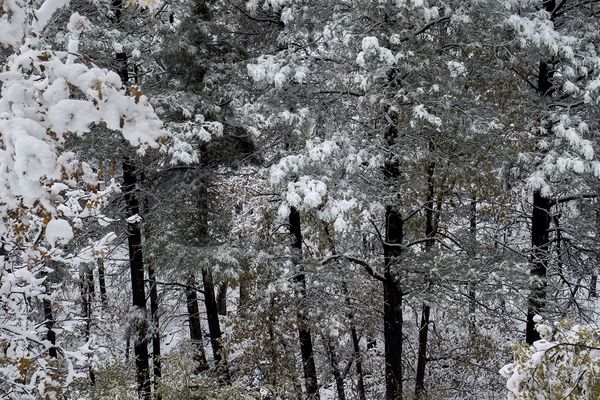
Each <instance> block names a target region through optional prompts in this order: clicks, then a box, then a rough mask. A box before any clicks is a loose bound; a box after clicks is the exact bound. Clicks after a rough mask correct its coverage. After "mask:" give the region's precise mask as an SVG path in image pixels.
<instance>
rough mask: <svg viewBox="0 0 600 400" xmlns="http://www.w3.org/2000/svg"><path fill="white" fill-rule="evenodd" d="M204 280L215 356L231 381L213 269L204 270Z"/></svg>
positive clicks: (207, 314)
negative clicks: (222, 339)
mask: <svg viewBox="0 0 600 400" xmlns="http://www.w3.org/2000/svg"><path fill="white" fill-rule="evenodd" d="M202 282H203V284H204V305H205V307H206V318H207V320H208V332H209V334H210V345H211V347H212V351H213V357H214V359H215V363H216V368H217V370H218V371H219V373H220V374H221V376H222V378H223V381H225V382H229V369H228V367H227V359H226V358H225V354H223V347H222V346H221V325H220V323H219V311H218V308H217V300H216V298H215V286H214V283H213V277H212V272H211V271H209V270H207V269H203V270H202Z"/></svg>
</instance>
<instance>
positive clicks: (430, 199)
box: [415, 141, 439, 399]
mask: <svg viewBox="0 0 600 400" xmlns="http://www.w3.org/2000/svg"><path fill="white" fill-rule="evenodd" d="M433 150H434V143H433V141H429V153H430V154H431V153H432V152H433ZM434 173H435V162H434V161H432V162H431V163H430V164H429V165H428V167H427V199H426V202H425V238H427V239H433V238H434V237H435V235H436V230H437V226H436V221H437V220H438V218H439V209H438V210H437V211H435V212H436V213H437V215H434V209H433V208H434V192H435V184H434ZM432 247H433V241H432V240H428V241H427V242H425V252H427V253H428V252H430V251H431V249H432ZM430 286H431V281H429V282H428V290H429V287H430ZM430 314H431V307H430V306H429V304H428V303H427V302H424V303H423V307H422V310H421V324H420V326H419V349H418V352H417V374H416V378H415V398H416V399H421V398H423V397H424V395H425V369H426V367H427V345H428V343H427V340H428V336H429V318H430Z"/></svg>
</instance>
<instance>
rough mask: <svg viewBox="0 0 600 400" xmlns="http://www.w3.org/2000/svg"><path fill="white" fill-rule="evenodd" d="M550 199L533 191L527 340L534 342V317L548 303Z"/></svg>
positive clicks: (537, 333) (537, 336) (535, 332)
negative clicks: (547, 274) (547, 275)
mask: <svg viewBox="0 0 600 400" xmlns="http://www.w3.org/2000/svg"><path fill="white" fill-rule="evenodd" d="M549 229H550V200H549V199H548V198H546V197H544V196H542V194H541V191H540V190H536V191H535V192H534V193H533V216H532V218H531V247H532V250H533V251H532V257H531V269H530V272H529V298H528V301H527V327H526V333H525V341H526V342H527V343H529V344H533V342H535V341H536V340H539V339H540V334H539V332H538V331H537V330H536V329H535V322H534V317H535V316H536V315H537V314H540V313H541V312H542V310H543V309H544V307H545V305H546V286H547V281H546V273H547V270H548V257H549V255H550V254H549V243H548V242H549V235H548V230H549Z"/></svg>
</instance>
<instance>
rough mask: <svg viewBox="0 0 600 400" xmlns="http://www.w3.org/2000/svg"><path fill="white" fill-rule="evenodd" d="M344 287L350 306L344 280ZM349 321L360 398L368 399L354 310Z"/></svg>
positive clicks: (348, 304)
mask: <svg viewBox="0 0 600 400" xmlns="http://www.w3.org/2000/svg"><path fill="white" fill-rule="evenodd" d="M342 289H343V291H344V295H345V296H346V305H347V306H348V308H350V306H351V305H350V298H349V297H348V295H349V293H348V286H347V285H346V282H342ZM348 321H349V322H350V337H351V339H352V352H353V357H354V362H355V363H356V389H357V391H358V400H366V398H367V397H366V395H365V381H364V374H363V369H362V354H361V351H360V340H359V338H358V333H357V332H356V326H355V324H354V313H353V312H352V311H350V312H348Z"/></svg>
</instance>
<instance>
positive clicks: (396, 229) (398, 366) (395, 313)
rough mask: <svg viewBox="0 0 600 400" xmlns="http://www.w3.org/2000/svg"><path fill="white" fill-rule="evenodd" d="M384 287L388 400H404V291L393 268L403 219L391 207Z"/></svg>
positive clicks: (384, 250) (386, 227)
mask: <svg viewBox="0 0 600 400" xmlns="http://www.w3.org/2000/svg"><path fill="white" fill-rule="evenodd" d="M385 232H386V233H385V243H384V246H383V253H384V278H385V282H384V284H383V301H384V302H383V336H384V340H385V393H386V394H385V398H386V400H400V399H402V344H403V336H402V325H403V322H404V321H403V315H402V291H401V290H400V288H399V286H398V277H397V274H396V273H395V271H394V270H395V269H396V268H394V267H396V266H397V263H398V259H399V257H400V255H401V253H402V247H401V244H402V240H403V238H404V233H403V221H402V216H401V215H400V213H399V212H398V211H396V210H395V209H394V208H393V207H392V206H388V207H387V209H386V226H385Z"/></svg>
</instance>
